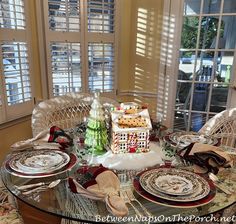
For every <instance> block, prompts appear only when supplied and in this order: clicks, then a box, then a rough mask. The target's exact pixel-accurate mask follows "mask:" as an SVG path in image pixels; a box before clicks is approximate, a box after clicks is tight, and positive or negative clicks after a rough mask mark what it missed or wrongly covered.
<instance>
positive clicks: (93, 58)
mask: <svg viewBox="0 0 236 224" xmlns="http://www.w3.org/2000/svg"><path fill="white" fill-rule="evenodd" d="M43 8H44V15H45V17H46V19H45V24H44V25H45V35H46V38H45V39H46V51H47V65H48V79H49V80H48V83H49V93H50V96H51V97H52V96H57V95H64V94H66V93H67V92H89V91H90V92H93V91H95V90H97V89H99V90H100V91H101V92H105V93H114V92H115V72H114V71H115V59H116V54H115V22H114V21H115V1H113V0H93V1H90V0H44V1H43Z"/></svg>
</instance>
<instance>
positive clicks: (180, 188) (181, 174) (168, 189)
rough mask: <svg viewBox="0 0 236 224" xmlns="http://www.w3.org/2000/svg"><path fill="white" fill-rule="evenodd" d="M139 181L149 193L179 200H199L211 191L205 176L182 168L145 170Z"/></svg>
mask: <svg viewBox="0 0 236 224" xmlns="http://www.w3.org/2000/svg"><path fill="white" fill-rule="evenodd" d="M139 182H140V185H141V186H142V188H143V189H144V190H146V191H147V192H148V193H150V194H152V195H154V196H156V197H160V198H163V199H167V200H171V201H177V202H191V201H197V200H200V199H202V198H204V197H206V196H207V195H208V194H209V193H210V186H209V184H208V182H207V181H206V180H205V179H204V178H202V177H201V176H199V175H197V174H195V173H192V172H189V171H186V170H181V169H173V168H158V169H152V170H149V171H147V172H144V173H143V174H142V175H141V177H140V180H139Z"/></svg>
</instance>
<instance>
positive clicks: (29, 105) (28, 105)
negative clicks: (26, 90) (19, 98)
mask: <svg viewBox="0 0 236 224" xmlns="http://www.w3.org/2000/svg"><path fill="white" fill-rule="evenodd" d="M23 1H24V16H25V27H26V28H25V30H14V29H7V28H0V31H1V36H0V41H1V42H3V41H6V42H7V41H16V42H17V41H22V42H25V43H26V44H27V53H28V63H29V78H30V87H31V100H29V101H26V102H23V103H18V104H15V105H11V106H8V103H7V95H6V86H5V77H4V75H1V77H0V84H1V88H2V92H1V96H2V98H1V100H2V103H3V105H2V106H1V107H0V113H1V114H2V116H0V124H4V123H7V122H10V121H13V120H16V119H19V118H21V117H25V116H27V115H31V113H32V109H33V107H34V96H35V91H34V85H33V83H34V77H33V71H34V68H33V54H32V50H31V49H32V42H31V39H32V33H31V24H30V10H29V3H28V1H26V0H23ZM2 31H4V32H2ZM2 62H3V58H2V55H1V54H0V72H1V74H4V73H3V71H2V70H1V69H3V63H2Z"/></svg>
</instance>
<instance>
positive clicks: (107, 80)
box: [88, 43, 114, 92]
mask: <svg viewBox="0 0 236 224" xmlns="http://www.w3.org/2000/svg"><path fill="white" fill-rule="evenodd" d="M88 57H89V90H90V91H92V92H94V91H95V90H100V91H101V92H112V91H113V90H114V89H113V86H114V85H113V84H114V50H113V44H111V43H108V44H103V43H102V44H100V43H89V46H88Z"/></svg>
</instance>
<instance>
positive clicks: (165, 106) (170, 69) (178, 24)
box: [158, 0, 236, 128]
mask: <svg viewBox="0 0 236 224" xmlns="http://www.w3.org/2000/svg"><path fill="white" fill-rule="evenodd" d="M221 3H222V2H221ZM183 6H184V0H165V2H164V10H163V12H164V15H165V17H166V18H167V17H168V19H166V20H165V19H164V22H163V30H164V31H166V30H168V32H169V33H167V34H166V33H164V32H163V33H162V41H161V44H162V46H161V52H168V54H166V55H165V58H164V59H163V60H162V61H161V62H160V68H161V70H160V75H159V87H158V88H159V94H160V95H161V96H162V99H163V101H162V102H160V105H159V106H160V107H161V108H162V112H163V114H164V124H165V125H166V126H167V127H170V128H173V127H174V118H175V111H176V109H175V100H176V90H177V81H178V72H176V71H178V69H179V61H178V60H179V50H180V48H181V46H180V45H181V32H182V24H183V18H184V16H183V10H184V7H183ZM204 15H205V14H204ZM221 16H222V14H221ZM166 27H168V28H169V29H168V28H166ZM170 30H173V32H172V31H170ZM233 52H234V62H235V59H236V47H235V49H234V51H233ZM170 61H171V63H170ZM235 68H236V64H235V63H233V66H232V71H235ZM232 78H233V79H232V81H231V84H230V85H229V92H228V99H227V104H226V109H229V108H233V107H235V106H236V101H235V100H233V99H235V98H236V91H233V89H234V88H235V86H236V73H235V72H234V73H233V76H232ZM167 80H168V81H167ZM163 87H165V88H163ZM163 89H164V91H163ZM165 89H166V90H165ZM235 89H236V88H235ZM191 94H193V91H192V93H191ZM167 97H168V101H165V100H164V99H166V98H167ZM189 111H190V113H192V111H193V110H192V109H190V110H189ZM206 114H208V115H209V112H206Z"/></svg>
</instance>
